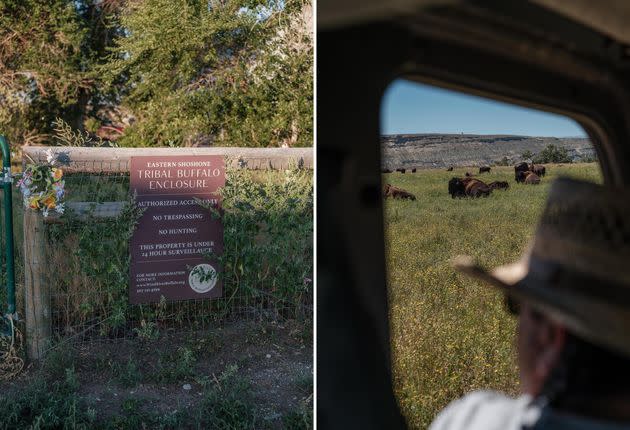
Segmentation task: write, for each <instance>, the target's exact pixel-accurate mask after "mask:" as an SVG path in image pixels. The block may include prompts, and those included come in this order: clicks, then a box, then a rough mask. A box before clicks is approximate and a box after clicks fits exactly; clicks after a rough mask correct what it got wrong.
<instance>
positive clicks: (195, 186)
mask: <svg viewBox="0 0 630 430" xmlns="http://www.w3.org/2000/svg"><path fill="white" fill-rule="evenodd" d="M224 185H225V161H224V158H223V157H222V156H219V155H207V156H174V157H172V156H155V157H152V156H146V157H145V156H142V157H132V158H131V167H130V190H131V192H132V193H135V195H136V204H137V205H138V206H139V207H140V208H142V209H144V212H143V214H142V216H141V217H140V220H139V221H138V225H137V227H136V230H135V231H134V234H133V236H132V238H131V244H130V247H131V271H130V272H131V282H130V290H129V301H130V302H131V303H134V304H138V303H152V302H159V301H160V300H161V298H162V297H164V298H165V299H166V300H168V301H176V300H189V299H203V298H216V297H221V295H222V285H221V280H220V278H219V277H218V273H219V272H220V267H219V265H218V262H217V261H213V260H212V259H209V258H208V257H209V256H212V257H216V256H219V255H221V254H222V252H223V226H222V224H221V220H220V219H214V218H213V217H212V215H211V214H210V211H209V210H208V209H206V208H204V207H203V206H204V205H208V204H209V205H212V206H213V207H216V208H218V209H220V207H221V197H220V196H219V194H218V192H217V191H218V189H219V188H220V187H223V186H224ZM199 201H201V202H202V203H203V204H199Z"/></svg>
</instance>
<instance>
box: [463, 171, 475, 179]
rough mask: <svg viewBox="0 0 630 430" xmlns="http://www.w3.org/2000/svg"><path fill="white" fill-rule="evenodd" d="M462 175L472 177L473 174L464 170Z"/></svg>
mask: <svg viewBox="0 0 630 430" xmlns="http://www.w3.org/2000/svg"><path fill="white" fill-rule="evenodd" d="M464 176H466V177H467V178H472V177H473V176H474V175H473V174H472V173H470V172H466V173H465V174H464Z"/></svg>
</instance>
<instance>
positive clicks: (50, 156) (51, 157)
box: [44, 149, 57, 164]
mask: <svg viewBox="0 0 630 430" xmlns="http://www.w3.org/2000/svg"><path fill="white" fill-rule="evenodd" d="M44 154H46V162H47V163H48V164H55V161H57V156H56V155H55V154H54V153H53V150H52V149H49V150H47V151H46V152H44Z"/></svg>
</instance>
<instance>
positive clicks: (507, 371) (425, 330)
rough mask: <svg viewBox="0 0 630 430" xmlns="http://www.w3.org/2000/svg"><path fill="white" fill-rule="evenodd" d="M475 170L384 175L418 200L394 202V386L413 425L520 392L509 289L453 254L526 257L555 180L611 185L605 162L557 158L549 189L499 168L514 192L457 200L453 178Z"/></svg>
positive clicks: (390, 256)
mask: <svg viewBox="0 0 630 430" xmlns="http://www.w3.org/2000/svg"><path fill="white" fill-rule="evenodd" d="M469 170H470V169H469ZM465 171H466V169H465V168H458V169H455V171H453V172H446V171H444V170H423V171H419V172H418V173H416V174H408V173H407V174H400V173H392V174H386V175H384V176H383V181H384V182H389V183H391V184H392V185H395V186H398V187H401V188H403V189H405V190H408V191H410V192H412V193H413V194H415V195H416V197H417V200H416V201H395V200H388V201H387V202H386V204H385V226H386V244H387V245H386V246H387V265H388V276H389V299H390V320H391V335H392V354H393V373H394V385H395V392H396V395H397V397H398V401H399V403H400V406H401V408H402V410H403V413H404V414H405V416H406V418H407V420H408V422H409V425H410V427H411V428H419V429H421V428H426V427H427V426H428V425H429V423H430V422H431V421H432V420H433V418H434V416H435V414H436V413H437V412H438V411H439V410H440V409H441V408H443V407H444V406H445V405H446V404H448V403H449V402H450V401H452V400H454V399H456V398H458V397H460V396H461V395H463V394H465V393H466V392H468V391H471V390H474V389H480V388H489V389H497V390H504V391H507V392H509V393H517V392H518V372H517V369H516V365H515V360H514V349H513V337H514V333H515V320H514V319H513V318H512V317H511V316H509V314H508V313H507V312H506V311H505V310H504V306H503V301H502V298H501V296H500V294H498V293H497V292H496V291H495V290H494V289H492V288H490V287H488V286H487V285H484V284H482V283H480V282H477V281H474V280H472V279H470V278H469V277H466V276H464V275H461V274H459V273H456V272H455V271H454V270H453V268H452V267H451V264H450V260H451V259H452V258H453V257H454V256H456V255H460V254H464V255H471V256H473V257H474V258H475V259H477V260H478V261H479V262H480V263H481V264H482V265H484V266H485V267H495V266H498V265H501V264H506V263H510V262H514V261H516V260H517V259H518V257H519V256H520V254H521V253H522V251H523V249H524V247H525V246H526V244H527V241H528V238H529V237H531V235H532V233H533V231H534V228H535V225H536V222H537V218H538V216H539V215H540V213H541V211H542V208H543V204H544V201H545V198H546V196H547V193H548V191H549V186H550V184H551V182H552V181H553V179H554V178H555V177H558V176H560V175H565V176H572V177H577V178H582V179H585V180H589V181H594V182H601V173H600V171H599V167H598V166H597V165H596V164H571V165H564V166H557V165H547V176H545V177H544V178H543V180H542V184H541V185H539V186H530V185H522V184H516V183H515V182H514V169H513V168H511V167H497V168H493V169H492V173H490V174H484V175H482V176H479V177H480V179H482V180H483V181H485V182H490V181H497V180H504V181H505V180H507V181H508V182H509V183H510V189H509V190H507V191H500V190H496V191H493V193H492V194H491V196H490V197H488V198H480V199H452V198H451V197H450V195H449V194H448V192H447V189H448V185H447V183H448V180H449V179H450V178H451V177H453V176H463V174H464V172H465Z"/></svg>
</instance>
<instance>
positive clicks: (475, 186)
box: [448, 178, 492, 199]
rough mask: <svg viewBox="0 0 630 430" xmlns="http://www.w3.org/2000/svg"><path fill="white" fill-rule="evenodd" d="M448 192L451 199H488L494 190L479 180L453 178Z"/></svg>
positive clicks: (449, 183)
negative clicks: (482, 197)
mask: <svg viewBox="0 0 630 430" xmlns="http://www.w3.org/2000/svg"><path fill="white" fill-rule="evenodd" d="M448 192H449V194H450V195H451V198H453V199H454V198H455V197H466V196H468V197H481V196H484V197H488V196H489V195H490V193H491V192H492V189H491V188H490V187H489V186H488V185H487V184H486V183H485V182H482V181H480V180H479V179H473V178H464V179H461V178H452V179H451V180H450V181H449V182H448Z"/></svg>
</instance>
